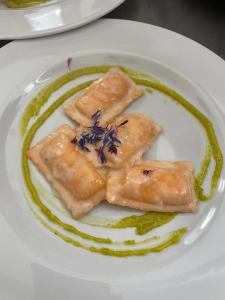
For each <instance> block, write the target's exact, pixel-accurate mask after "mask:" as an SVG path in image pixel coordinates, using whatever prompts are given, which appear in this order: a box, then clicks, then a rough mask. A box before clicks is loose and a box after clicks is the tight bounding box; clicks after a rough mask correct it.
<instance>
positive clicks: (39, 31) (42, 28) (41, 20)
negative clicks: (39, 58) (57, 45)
mask: <svg viewBox="0 0 225 300" xmlns="http://www.w3.org/2000/svg"><path fill="white" fill-rule="evenodd" d="M124 1H125V0H107V1H105V0H51V1H49V3H46V4H42V5H38V6H34V7H30V8H24V9H9V8H7V7H6V5H5V0H0V39H11V40H12V39H25V38H35V37H40V36H46V35H51V34H56V33H60V32H64V31H67V30H70V29H74V28H77V27H80V26H82V25H85V24H88V23H90V22H92V21H94V20H96V19H98V18H100V17H102V16H104V15H105V14H107V13H108V12H110V11H112V10H113V9H115V8H116V7H117V6H119V5H120V4H121V3H122V2H124Z"/></svg>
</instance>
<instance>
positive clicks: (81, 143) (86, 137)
mask: <svg viewBox="0 0 225 300" xmlns="http://www.w3.org/2000/svg"><path fill="white" fill-rule="evenodd" d="M88 143H89V134H88V133H87V134H83V135H82V136H81V138H80V139H79V141H78V145H79V147H80V148H81V149H82V150H86V151H88V152H90V150H89V149H88V148H87V147H86V144H88Z"/></svg>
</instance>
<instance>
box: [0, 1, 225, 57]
mask: <svg viewBox="0 0 225 300" xmlns="http://www.w3.org/2000/svg"><path fill="white" fill-rule="evenodd" d="M106 17H108V18H117V19H127V20H135V21H140V22H145V23H149V24H154V25H157V26H161V27H164V28H167V29H170V30H173V31H175V32H178V33H181V34H183V35H185V36H187V37H189V38H191V39H193V40H195V41H197V42H199V43H201V44H202V45H204V46H206V47H207V48H209V49H210V50H212V51H214V52H215V53H216V54H218V55H219V56H221V57H222V58H224V59H225V2H224V1H220V0H214V1H208V0H205V1H203V0H127V1H125V2H124V3H123V4H122V5H121V6H119V7H118V8H117V9H115V10H114V11H113V12H111V13H109V14H108V15H106ZM8 42H9V41H0V47H1V46H4V45H5V44H7V43H8Z"/></svg>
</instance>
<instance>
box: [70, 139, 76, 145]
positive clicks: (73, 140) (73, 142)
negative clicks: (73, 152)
mask: <svg viewBox="0 0 225 300" xmlns="http://www.w3.org/2000/svg"><path fill="white" fill-rule="evenodd" d="M70 143H72V144H74V145H76V143H77V138H76V137H75V138H74V139H72V141H70Z"/></svg>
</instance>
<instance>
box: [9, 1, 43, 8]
mask: <svg viewBox="0 0 225 300" xmlns="http://www.w3.org/2000/svg"><path fill="white" fill-rule="evenodd" d="M46 2H49V0H7V1H6V5H7V7H9V8H26V7H30V6H34V5H39V4H43V3H46Z"/></svg>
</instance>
